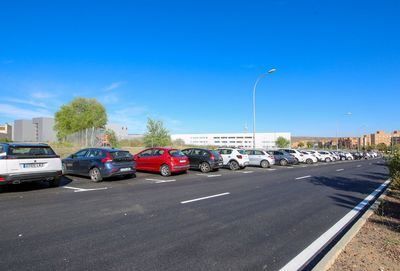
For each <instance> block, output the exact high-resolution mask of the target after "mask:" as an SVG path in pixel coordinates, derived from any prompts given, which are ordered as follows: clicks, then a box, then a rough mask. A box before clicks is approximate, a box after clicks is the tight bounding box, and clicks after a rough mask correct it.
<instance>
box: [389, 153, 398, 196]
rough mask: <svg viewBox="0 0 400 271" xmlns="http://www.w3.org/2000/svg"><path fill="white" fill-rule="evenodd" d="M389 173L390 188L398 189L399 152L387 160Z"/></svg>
mask: <svg viewBox="0 0 400 271" xmlns="http://www.w3.org/2000/svg"><path fill="white" fill-rule="evenodd" d="M389 172H390V178H391V179H392V183H391V186H392V188H394V189H400V152H395V153H394V154H393V155H392V156H391V157H390V158H389Z"/></svg>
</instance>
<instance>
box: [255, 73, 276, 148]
mask: <svg viewBox="0 0 400 271" xmlns="http://www.w3.org/2000/svg"><path fill="white" fill-rule="evenodd" d="M275 71H276V69H274V68H272V69H270V70H269V71H268V72H266V73H263V74H261V75H260V76H259V77H258V78H257V80H256V82H255V83H254V87H253V149H255V147H256V89H257V85H258V83H259V82H260V81H261V79H263V78H264V77H265V76H267V75H268V74H270V73H273V72H275Z"/></svg>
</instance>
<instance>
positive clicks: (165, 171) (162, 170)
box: [160, 165, 171, 177]
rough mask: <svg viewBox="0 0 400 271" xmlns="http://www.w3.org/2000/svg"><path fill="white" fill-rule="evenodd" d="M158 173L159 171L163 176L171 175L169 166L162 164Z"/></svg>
mask: <svg viewBox="0 0 400 271" xmlns="http://www.w3.org/2000/svg"><path fill="white" fill-rule="evenodd" d="M160 173H161V176H163V177H168V176H171V169H170V168H169V166H168V165H162V166H161V168H160Z"/></svg>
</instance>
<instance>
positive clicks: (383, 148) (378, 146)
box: [376, 143, 387, 152]
mask: <svg viewBox="0 0 400 271" xmlns="http://www.w3.org/2000/svg"><path fill="white" fill-rule="evenodd" d="M376 148H377V149H378V151H382V152H386V151H387V146H386V144H385V143H379V144H378V145H376Z"/></svg>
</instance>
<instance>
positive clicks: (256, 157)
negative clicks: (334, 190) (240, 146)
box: [246, 150, 275, 168]
mask: <svg viewBox="0 0 400 271" xmlns="http://www.w3.org/2000/svg"><path fill="white" fill-rule="evenodd" d="M246 153H247V155H248V156H249V165H250V166H260V167H262V168H268V167H271V165H274V164H275V158H274V157H273V156H272V155H270V154H269V153H267V152H266V151H264V150H246Z"/></svg>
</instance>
